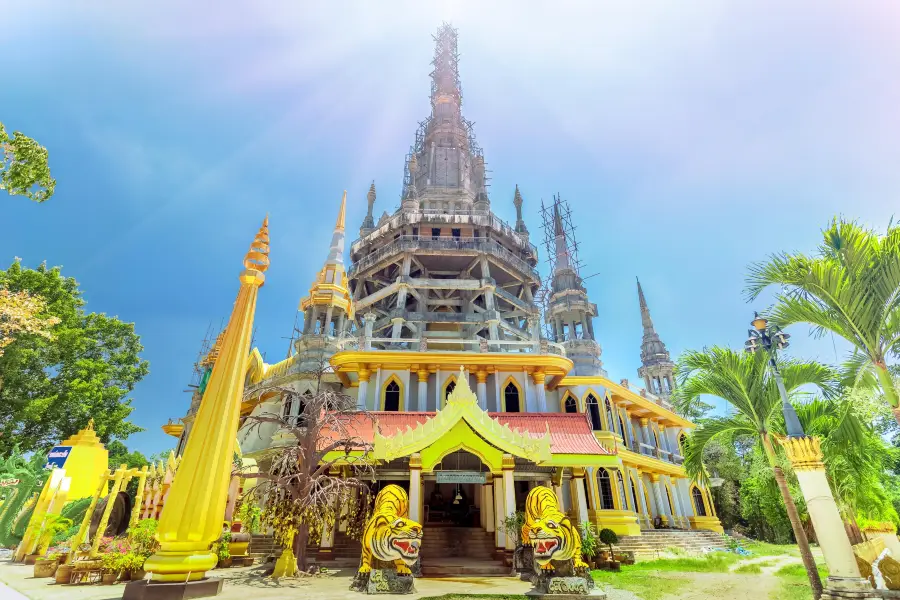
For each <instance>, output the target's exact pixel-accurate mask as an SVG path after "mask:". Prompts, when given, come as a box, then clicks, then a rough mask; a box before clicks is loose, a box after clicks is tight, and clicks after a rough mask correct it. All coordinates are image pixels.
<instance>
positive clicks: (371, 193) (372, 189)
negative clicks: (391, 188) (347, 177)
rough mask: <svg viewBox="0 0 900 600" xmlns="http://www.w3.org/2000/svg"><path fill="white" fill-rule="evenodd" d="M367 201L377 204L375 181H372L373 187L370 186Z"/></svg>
mask: <svg viewBox="0 0 900 600" xmlns="http://www.w3.org/2000/svg"><path fill="white" fill-rule="evenodd" d="M366 199H367V200H368V201H369V202H370V203H373V202H375V180H374V179H373V180H372V185H370V186H369V193H368V194H366Z"/></svg>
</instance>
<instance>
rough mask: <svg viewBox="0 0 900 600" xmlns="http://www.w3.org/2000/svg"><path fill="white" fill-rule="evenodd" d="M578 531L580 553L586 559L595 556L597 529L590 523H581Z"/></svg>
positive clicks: (597, 540)
mask: <svg viewBox="0 0 900 600" xmlns="http://www.w3.org/2000/svg"><path fill="white" fill-rule="evenodd" d="M579 531H580V533H581V553H582V554H583V555H584V556H586V557H588V558H593V557H595V556H597V545H598V542H599V541H600V540H599V538H598V537H597V528H596V527H594V524H593V523H591V522H590V521H583V522H582V523H581V525H580V526H579Z"/></svg>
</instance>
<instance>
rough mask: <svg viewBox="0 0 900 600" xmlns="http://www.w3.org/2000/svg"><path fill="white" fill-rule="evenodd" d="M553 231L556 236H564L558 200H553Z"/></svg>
mask: <svg viewBox="0 0 900 600" xmlns="http://www.w3.org/2000/svg"><path fill="white" fill-rule="evenodd" d="M553 231H554V233H555V234H556V235H557V236H561V235H562V236H564V235H566V232H565V230H564V229H563V222H562V215H560V214H559V199H558V198H555V197H554V199H553Z"/></svg>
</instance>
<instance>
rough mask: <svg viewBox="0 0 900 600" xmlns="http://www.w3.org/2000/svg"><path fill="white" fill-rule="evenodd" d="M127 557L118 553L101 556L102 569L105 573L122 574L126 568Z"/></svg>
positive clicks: (107, 553)
mask: <svg viewBox="0 0 900 600" xmlns="http://www.w3.org/2000/svg"><path fill="white" fill-rule="evenodd" d="M124 559H125V555H124V554H119V553H118V552H106V553H104V554H102V555H100V567H101V568H102V569H103V572H104V573H121V572H122V569H123V568H124V563H125V560H124Z"/></svg>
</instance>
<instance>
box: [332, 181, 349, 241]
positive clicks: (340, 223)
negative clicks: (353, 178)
mask: <svg viewBox="0 0 900 600" xmlns="http://www.w3.org/2000/svg"><path fill="white" fill-rule="evenodd" d="M346 210H347V190H344V196H343V197H342V198H341V210H340V212H339V213H338V218H337V223H335V224H334V230H335V231H343V230H344V214H345V212H346Z"/></svg>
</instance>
